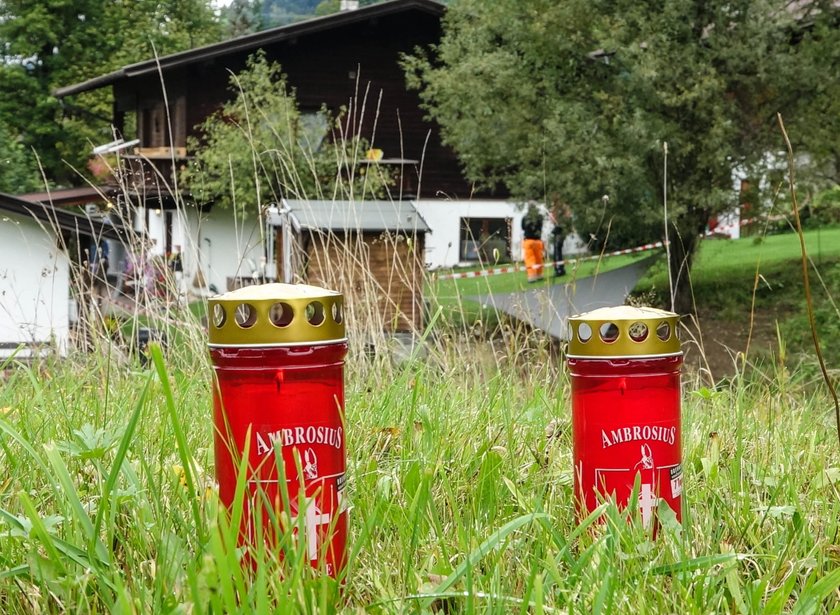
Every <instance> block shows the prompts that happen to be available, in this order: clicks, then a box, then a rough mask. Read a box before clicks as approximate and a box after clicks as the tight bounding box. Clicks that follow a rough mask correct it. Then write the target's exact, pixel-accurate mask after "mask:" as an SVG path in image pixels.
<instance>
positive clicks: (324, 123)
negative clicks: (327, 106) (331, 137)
mask: <svg viewBox="0 0 840 615" xmlns="http://www.w3.org/2000/svg"><path fill="white" fill-rule="evenodd" d="M298 127H299V128H298V146H300V147H301V148H302V149H303V150H304V151H309V152H317V151H318V150H320V149H321V145H323V143H324V140H325V139H326V137H327V134H328V133H329V130H330V122H329V118H328V117H327V115H326V114H325V113H324V112H323V111H320V110H319V111H301V113H300V120H299V124H298Z"/></svg>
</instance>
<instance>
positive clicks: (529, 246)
mask: <svg viewBox="0 0 840 615" xmlns="http://www.w3.org/2000/svg"><path fill="white" fill-rule="evenodd" d="M542 227H543V217H542V214H541V213H540V211H539V210H538V209H537V207H536V205H529V206H528V212H527V213H526V214H525V217H524V218H522V232H523V234H524V235H525V238H524V239H523V240H522V253H523V258H524V260H525V269H526V271H527V274H528V282H539V281H540V280H542V278H543V263H544V262H545V247H544V245H543V241H542Z"/></svg>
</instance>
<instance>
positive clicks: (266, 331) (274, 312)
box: [208, 284, 347, 348]
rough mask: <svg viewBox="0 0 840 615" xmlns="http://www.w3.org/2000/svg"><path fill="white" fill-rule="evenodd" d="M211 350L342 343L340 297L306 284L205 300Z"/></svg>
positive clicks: (257, 288) (268, 286)
mask: <svg viewBox="0 0 840 615" xmlns="http://www.w3.org/2000/svg"><path fill="white" fill-rule="evenodd" d="M208 309H209V312H210V313H209V323H208V326H209V338H210V347H211V348H220V347H221V348H223V347H229V346H235V347H243V346H295V345H300V344H311V343H317V342H320V343H336V342H343V341H346V339H347V338H346V336H345V332H344V297H342V295H341V293H337V292H335V291H332V290H327V289H325V288H320V287H318V286H307V285H306V284H261V285H259V286H246V287H244V288H239V289H237V290H232V291H230V292H228V293H225V294H223V295H219V296H217V297H213V298H211V299H209V300H208Z"/></svg>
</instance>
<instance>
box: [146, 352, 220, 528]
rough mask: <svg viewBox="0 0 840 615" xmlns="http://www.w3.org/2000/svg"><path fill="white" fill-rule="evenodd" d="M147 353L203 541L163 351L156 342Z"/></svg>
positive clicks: (191, 467) (188, 457) (189, 462)
mask: <svg viewBox="0 0 840 615" xmlns="http://www.w3.org/2000/svg"><path fill="white" fill-rule="evenodd" d="M149 354H150V355H151V358H152V363H153V364H154V366H155V371H157V375H158V379H159V380H160V385H161V387H162V388H163V395H164V399H165V400H166V410H167V413H168V414H169V421H170V423H171V424H172V431H173V433H174V434H175V442H176V444H177V447H178V457H179V458H180V460H181V466H182V467H183V468H184V481H185V482H186V487H187V496H188V497H189V500H190V508H191V509H192V515H193V523H194V524H195V533H196V536H197V537H198V541H199V543H202V544H203V543H204V542H205V538H206V537H205V535H204V523H203V521H202V518H201V511H200V510H199V508H198V496H197V490H196V480H195V476H194V475H193V473H194V471H195V466H194V465H193V462H192V456H191V455H190V449H189V445H188V444H187V438H186V436H185V435H184V429H183V427H182V426H181V419H180V418H178V409H177V408H176V407H175V398H174V397H173V395H172V387H171V386H170V383H169V374H168V373H167V371H166V365H165V364H164V362H163V353H162V352H161V350H160V345H159V344H156V343H152V344H149Z"/></svg>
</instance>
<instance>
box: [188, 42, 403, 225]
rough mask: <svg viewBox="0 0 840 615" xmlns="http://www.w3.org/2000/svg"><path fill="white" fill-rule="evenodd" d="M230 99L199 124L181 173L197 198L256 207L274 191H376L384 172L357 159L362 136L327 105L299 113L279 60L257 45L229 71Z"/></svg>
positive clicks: (323, 194) (339, 194)
mask: <svg viewBox="0 0 840 615" xmlns="http://www.w3.org/2000/svg"><path fill="white" fill-rule="evenodd" d="M230 89H231V94H232V96H233V97H232V100H230V102H228V103H227V104H225V105H224V106H223V107H222V108H221V109H219V110H218V111H217V112H216V113H214V114H213V115H211V116H210V117H209V118H207V120H205V122H204V123H203V125H202V127H201V139H200V140H196V139H193V140H192V141H191V142H189V143H188V149H189V150H190V151H191V152H194V153H195V156H194V159H193V161H192V162H191V164H190V165H189V167H188V168H187V169H185V171H184V176H183V181H184V182H185V185H188V186H189V187H190V191H191V193H192V196H193V198H195V199H196V200H198V201H199V202H207V201H213V202H215V203H218V204H219V205H222V206H225V207H232V206H235V207H236V210H237V211H242V212H246V211H248V212H251V213H252V214H253V213H257V212H258V210H259V208H260V207H262V206H265V205H267V204H269V203H271V202H278V201H279V200H280V199H281V198H292V199H299V198H318V199H325V198H326V199H331V198H343V199H346V198H356V199H363V198H366V197H371V196H381V195H382V194H384V191H385V190H386V188H387V185H388V184H389V182H390V180H389V178H387V177H386V176H385V175H384V174H382V173H380V172H379V171H378V169H376V167H370V168H371V172H370V173H365V172H364V169H365V167H359V168H358V169H357V165H356V162H357V161H358V160H359V159H360V158H361V157H363V156H364V155H365V152H366V151H367V143H366V142H365V141H364V140H363V139H360V138H358V137H355V136H352V135H350V134H347V133H345V132H344V131H343V130H342V125H341V123H340V118H338V119H336V118H333V117H331V116H330V115H329V114H328V113H327V112H326V110H323V109H322V110H321V111H320V112H318V113H308V114H307V113H302V112H301V111H300V109H299V108H298V105H297V101H296V100H295V94H294V91H293V90H291V89H290V88H289V86H288V84H287V82H286V78H285V76H284V75H283V74H282V72H281V69H280V66H279V65H278V64H274V63H270V62H268V61H267V60H266V59H265V56H264V54H262V53H258V54H256V55H254V56H252V57H251V58H249V60H248V65H247V68H246V69H245V70H244V71H242V72H241V73H239V74H238V75H234V76H232V77H231V81H230Z"/></svg>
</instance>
